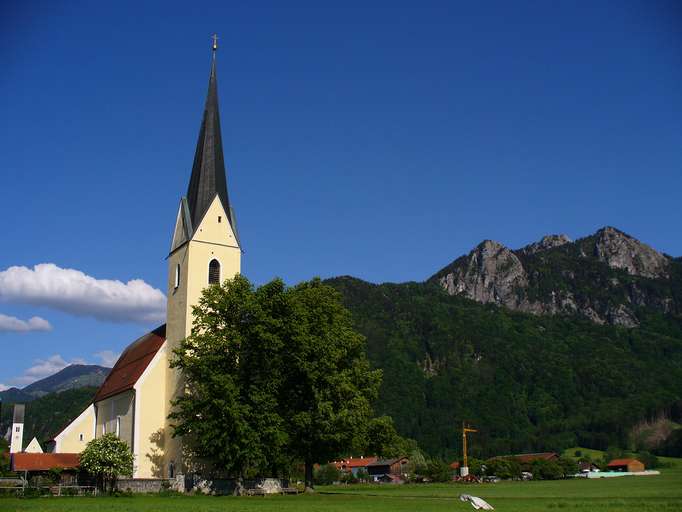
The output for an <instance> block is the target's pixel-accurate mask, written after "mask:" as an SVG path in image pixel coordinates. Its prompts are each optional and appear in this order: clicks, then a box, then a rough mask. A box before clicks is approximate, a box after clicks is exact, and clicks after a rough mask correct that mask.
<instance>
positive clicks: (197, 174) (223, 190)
mask: <svg viewBox="0 0 682 512" xmlns="http://www.w3.org/2000/svg"><path fill="white" fill-rule="evenodd" d="M217 48H218V45H217V37H216V36H214V37H213V49H212V58H211V74H210V76H209V79H208V93H207V95H206V104H205V106H204V115H203V119H202V121H201V128H200V129H199V139H198V140H197V147H196V150H195V153H194V163H193V165H192V176H191V177H190V180H189V186H188V187H187V196H186V198H187V203H186V207H187V211H186V215H185V216H186V217H189V218H186V219H185V222H186V224H189V225H188V226H187V225H186V226H185V229H186V236H187V238H188V239H189V238H191V237H192V236H193V232H194V230H195V229H197V227H198V226H199V224H200V223H201V221H202V219H203V217H204V215H205V214H206V211H207V210H208V208H209V207H210V206H211V203H212V202H213V200H214V199H215V197H216V195H217V196H218V197H219V198H220V202H221V203H222V205H223V208H224V209H225V213H226V214H227V216H228V219H227V220H228V222H229V223H230V225H231V227H232V230H233V231H234V233H235V236H237V226H236V219H235V215H234V211H233V210H232V208H231V207H230V200H229V196H228V194H227V179H226V177H225V161H224V159H223V142H222V137H221V134H220V113H219V110H218V81H217V78H216V50H217Z"/></svg>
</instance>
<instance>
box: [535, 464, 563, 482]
mask: <svg viewBox="0 0 682 512" xmlns="http://www.w3.org/2000/svg"><path fill="white" fill-rule="evenodd" d="M531 467H532V469H531V471H532V473H533V480H558V479H560V478H563V477H564V471H563V469H562V468H561V466H560V465H559V463H558V462H556V461H553V460H534V461H533V464H532V466H531Z"/></svg>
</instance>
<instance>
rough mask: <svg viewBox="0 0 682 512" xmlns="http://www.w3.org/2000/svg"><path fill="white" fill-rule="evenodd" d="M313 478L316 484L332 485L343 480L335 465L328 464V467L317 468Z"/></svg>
mask: <svg viewBox="0 0 682 512" xmlns="http://www.w3.org/2000/svg"><path fill="white" fill-rule="evenodd" d="M313 478H314V480H315V483H316V484H319V485H331V484H333V483H334V482H338V481H339V480H341V472H340V471H339V470H338V469H337V468H336V466H335V465H334V464H327V465H326V466H320V467H319V468H317V469H316V470H315V474H314V476H313Z"/></svg>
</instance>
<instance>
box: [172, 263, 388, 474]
mask: <svg viewBox="0 0 682 512" xmlns="http://www.w3.org/2000/svg"><path fill="white" fill-rule="evenodd" d="M193 314H194V324H193V330H192V333H191V335H190V336H189V337H188V338H187V339H186V340H184V341H183V342H182V343H181V345H180V346H179V347H178V349H176V351H175V358H174V360H173V363H172V364H173V366H174V367H176V368H179V369H181V370H182V374H183V376H184V379H185V381H186V389H187V393H186V394H185V395H184V396H181V397H179V398H178V399H177V401H176V402H174V411H173V413H172V414H171V419H173V420H174V421H175V425H174V435H181V436H183V439H184V444H185V446H186V447H187V449H188V450H189V451H190V453H191V454H192V455H193V457H194V458H195V459H196V460H199V461H207V462H210V463H212V465H213V467H214V468H217V469H219V470H223V471H225V472H226V473H229V474H231V475H234V476H238V477H246V476H253V475H257V474H260V475H263V474H270V475H275V474H278V473H281V472H282V471H283V469H284V468H285V467H286V466H287V465H288V464H289V463H290V462H291V461H293V460H301V461H303V462H304V463H305V466H306V485H307V486H312V476H313V475H312V469H313V464H314V463H316V462H326V461H327V460H329V459H331V458H333V457H336V456H339V455H341V454H343V453H344V452H349V451H351V450H352V449H353V448H356V449H357V448H364V446H365V445H366V444H367V428H368V425H369V424H370V422H371V418H372V407H371V403H372V400H373V399H374V398H376V396H377V393H378V389H379V385H380V380H381V373H380V372H379V371H376V370H374V371H373V370H371V369H370V367H369V362H368V360H367V357H366V353H365V340H364V338H363V337H362V336H361V335H359V334H357V333H356V332H355V331H354V329H353V327H352V320H351V317H350V313H349V312H348V311H347V310H346V309H345V308H344V307H343V305H342V304H341V300H340V295H339V294H338V292H336V291H335V290H334V289H333V288H331V287H329V286H327V285H325V284H323V283H322V282H321V281H320V280H317V279H316V280H313V281H310V282H305V283H301V284H300V285H298V286H295V287H291V288H287V287H286V286H285V285H284V283H283V282H282V281H281V280H279V279H276V280H274V281H272V282H270V283H268V284H266V285H263V286H261V287H259V288H255V287H254V286H253V285H252V284H251V283H250V282H249V281H248V280H247V279H246V278H245V277H243V276H236V277H235V278H234V279H230V280H227V281H225V282H224V283H223V284H222V285H220V286H218V285H214V286H210V287H208V288H207V289H206V290H205V291H204V293H203V296H202V297H201V299H200V301H199V304H198V305H197V306H196V307H195V308H194V310H193Z"/></svg>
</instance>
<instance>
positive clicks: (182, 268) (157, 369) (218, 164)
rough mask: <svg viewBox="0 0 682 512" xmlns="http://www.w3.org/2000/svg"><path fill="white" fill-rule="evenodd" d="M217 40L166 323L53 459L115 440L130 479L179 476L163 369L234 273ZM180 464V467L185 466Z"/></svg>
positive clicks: (178, 225)
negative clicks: (214, 287)
mask: <svg viewBox="0 0 682 512" xmlns="http://www.w3.org/2000/svg"><path fill="white" fill-rule="evenodd" d="M216 50H217V44H216V38H215V37H214V40H213V50H212V56H211V71H210V75H209V80H208V93H207V96H206V104H205V107H204V114H203V119H202V121H201V127H200V129H199V139H198V141H197V147H196V152H195V154H194V163H193V165H192V173H191V175H190V178H189V185H188V187H187V193H186V195H185V196H183V197H182V198H181V199H180V204H179V206H178V213H177V216H176V219H175V229H174V231H173V237H172V241H171V245H170V253H169V254H168V258H167V260H168V294H167V301H168V302H167V313H166V324H165V325H162V326H160V327H157V328H156V329H154V330H153V331H151V332H148V333H147V334H145V335H144V336H142V337H141V338H139V339H137V340H135V341H133V342H132V343H131V344H130V345H129V346H128V347H127V348H126V349H125V350H124V351H123V353H122V354H121V356H120V357H119V359H118V361H117V362H116V364H115V365H114V367H113V369H112V370H111V373H110V374H109V375H108V376H107V378H106V380H105V381H104V382H103V383H102V385H101V386H100V388H99V390H98V391H97V393H96V394H95V397H94V399H93V401H92V403H91V404H90V405H89V406H88V408H87V409H85V410H84V411H83V412H82V413H81V414H80V415H79V416H78V417H77V418H76V419H75V420H73V421H72V422H71V423H70V424H69V425H68V426H67V427H66V428H64V429H63V430H62V431H61V432H59V433H58V434H57V435H56V436H55V437H54V439H53V447H54V448H53V451H54V452H56V453H80V452H81V451H83V449H84V448H85V446H86V445H87V443H88V442H89V441H91V440H92V439H95V438H98V437H100V436H102V435H104V434H107V433H115V434H116V435H117V436H118V437H119V438H120V439H122V440H124V441H125V442H126V443H128V445H129V446H130V448H131V450H132V452H133V454H134V455H135V464H134V472H133V478H174V477H175V476H176V475H177V474H180V473H183V472H184V470H185V464H183V457H182V440H181V439H179V438H173V437H172V427H171V425H170V423H169V420H168V415H169V413H170V412H171V401H172V400H173V399H174V398H175V397H177V396H178V394H179V393H181V391H182V385H181V378H180V375H179V374H178V372H177V371H176V370H175V369H172V368H171V367H170V361H171V359H172V355H173V350H174V349H175V348H176V347H177V346H178V345H179V343H180V342H181V341H182V340H183V339H184V338H186V337H187V336H188V335H189V334H190V332H191V329H192V306H193V305H195V304H197V303H198V301H199V298H200V296H201V293H202V290H203V289H204V288H205V287H207V286H209V285H211V284H219V283H220V282H222V281H224V280H225V279H228V278H230V277H233V276H234V275H236V274H238V273H239V272H240V265H241V253H242V251H241V246H240V242H239V235H238V232H237V225H236V218H235V213H234V210H233V209H232V207H231V206H230V200H229V196H228V193H227V178H226V175H225V162H224V159H223V144H222V138H221V135H220V116H219V111H218V84H217V78H216V58H215V57H216ZM185 462H186V461H185Z"/></svg>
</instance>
